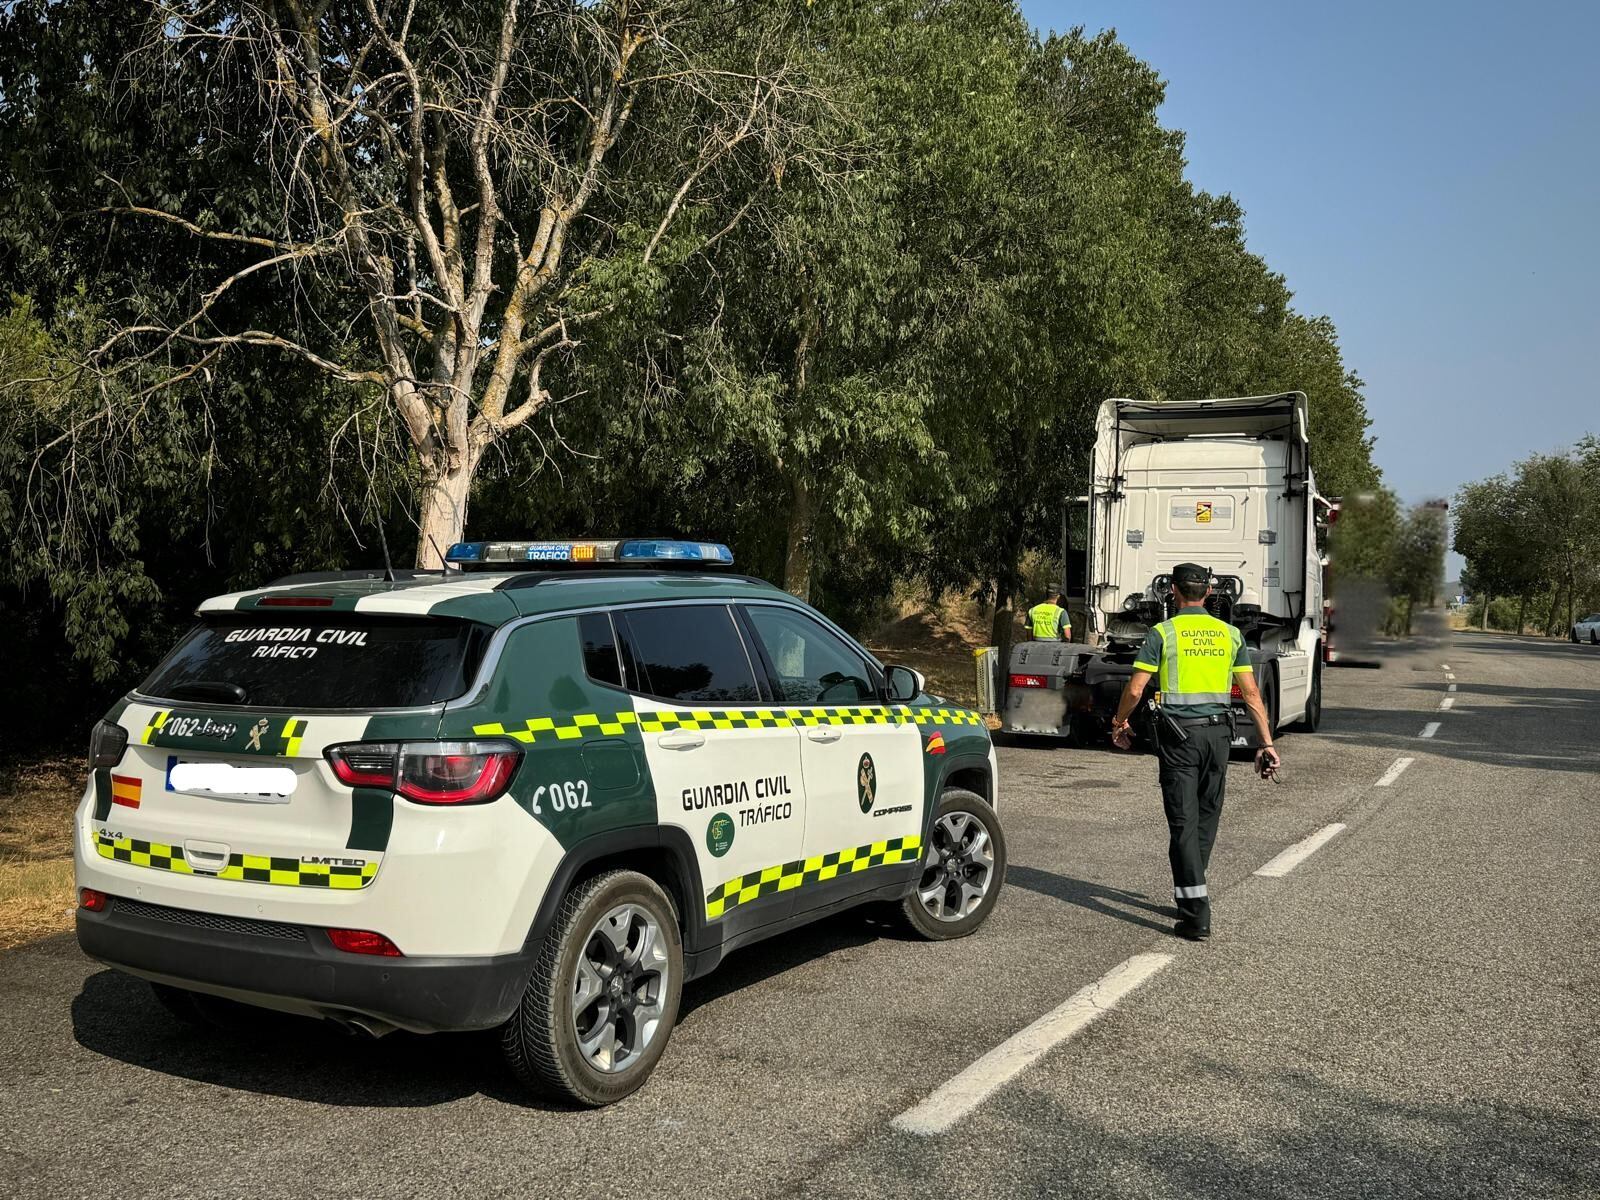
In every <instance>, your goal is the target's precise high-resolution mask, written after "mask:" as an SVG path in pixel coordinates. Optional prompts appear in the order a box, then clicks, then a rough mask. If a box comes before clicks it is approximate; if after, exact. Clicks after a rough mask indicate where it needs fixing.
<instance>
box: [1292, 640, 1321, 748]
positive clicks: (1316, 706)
mask: <svg viewBox="0 0 1600 1200" xmlns="http://www.w3.org/2000/svg"><path fill="white" fill-rule="evenodd" d="M1321 724H1322V657H1321V654H1320V653H1319V654H1318V656H1317V659H1316V661H1314V662H1313V663H1312V664H1311V691H1310V692H1308V693H1307V695H1306V713H1305V716H1303V717H1301V718H1300V720H1299V721H1297V722H1295V728H1296V729H1297V730H1300V731H1301V732H1303V733H1315V732H1316V731H1317V726H1319V725H1321Z"/></svg>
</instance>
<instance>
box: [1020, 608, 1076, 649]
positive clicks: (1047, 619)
mask: <svg viewBox="0 0 1600 1200" xmlns="http://www.w3.org/2000/svg"><path fill="white" fill-rule="evenodd" d="M1066 611H1067V610H1066V609H1064V608H1062V607H1061V606H1060V605H1059V604H1052V603H1050V601H1048V600H1046V601H1045V602H1044V603H1043V604H1035V605H1034V606H1033V607H1032V608H1030V609H1029V610H1028V624H1030V625H1031V626H1033V636H1034V637H1036V638H1038V639H1039V640H1040V641H1042V642H1049V641H1054V640H1055V639H1056V636H1057V635H1058V634H1059V633H1060V632H1061V628H1060V626H1061V618H1062V616H1063V615H1064V614H1065V613H1066Z"/></svg>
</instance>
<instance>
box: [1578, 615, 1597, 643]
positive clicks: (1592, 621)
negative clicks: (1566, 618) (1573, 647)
mask: <svg viewBox="0 0 1600 1200" xmlns="http://www.w3.org/2000/svg"><path fill="white" fill-rule="evenodd" d="M1572 640H1573V641H1575V642H1588V643H1589V644H1590V645H1591V646H1600V613H1590V614H1589V615H1588V616H1587V617H1585V618H1583V620H1581V621H1579V622H1578V623H1577V624H1575V625H1574V626H1573V627H1572Z"/></svg>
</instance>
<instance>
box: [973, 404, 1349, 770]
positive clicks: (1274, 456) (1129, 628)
mask: <svg viewBox="0 0 1600 1200" xmlns="http://www.w3.org/2000/svg"><path fill="white" fill-rule="evenodd" d="M1310 450H1311V446H1310V438H1309V434H1308V430H1307V424H1306V397H1305V395H1304V393H1301V392H1287V393H1284V394H1281V395H1275V396H1247V397H1238V398H1228V399H1215V400H1186V401H1169V402H1166V403H1160V404H1151V403H1143V402H1138V401H1133V400H1118V399H1113V400H1107V401H1105V402H1104V403H1103V404H1102V405H1101V406H1100V412H1099V415H1098V418H1097V420H1096V425H1095V445H1094V452H1093V456H1092V459H1091V463H1090V471H1089V488H1088V493H1087V495H1086V497H1084V499H1083V503H1084V504H1085V505H1086V506H1087V521H1086V532H1087V537H1086V538H1085V546H1084V548H1083V551H1082V554H1083V560H1082V561H1083V570H1082V577H1081V582H1079V583H1078V586H1076V587H1070V586H1069V588H1068V589H1067V594H1068V606H1069V608H1072V609H1075V610H1079V611H1081V614H1082V616H1081V618H1080V619H1081V622H1082V623H1081V624H1080V623H1079V621H1078V620H1075V621H1074V629H1075V631H1078V632H1079V636H1080V637H1082V639H1083V640H1082V641H1081V642H1076V643H1046V642H1025V643H1023V644H1021V645H1019V646H1017V647H1016V648H1015V649H1014V651H1013V653H1012V661H1011V668H1010V682H1011V684H1012V686H1011V687H1010V689H1009V695H1008V698H1007V704H1006V712H1005V720H1004V727H1005V729H1006V730H1007V731H1010V732H1013V733H1022V734H1035V735H1044V736H1052V737H1065V736H1069V735H1070V733H1071V731H1072V730H1073V729H1074V727H1078V728H1080V729H1088V730H1090V731H1095V730H1098V728H1099V727H1100V726H1103V725H1104V724H1105V722H1106V720H1107V718H1109V716H1110V714H1111V713H1112V712H1113V711H1114V710H1115V706H1116V702H1117V698H1118V696H1119V695H1120V693H1121V690H1122V686H1123V684H1124V683H1125V682H1126V681H1127V678H1128V676H1129V674H1131V672H1132V662H1133V652H1134V650H1135V649H1136V648H1137V647H1138V645H1139V643H1140V641H1141V640H1142V639H1143V638H1144V635H1145V633H1146V632H1147V631H1148V630H1149V628H1150V626H1152V625H1154V624H1156V623H1157V622H1159V621H1162V620H1165V619H1166V618H1167V617H1169V616H1171V615H1172V607H1171V601H1170V597H1169V595H1168V585H1169V583H1170V578H1171V572H1172V568H1173V567H1175V566H1176V565H1177V564H1178V563H1181V562H1196V563H1200V564H1202V565H1204V566H1207V567H1209V568H1210V570H1211V574H1212V588H1213V592H1214V594H1213V596H1212V597H1211V599H1210V600H1208V601H1207V607H1208V608H1210V609H1211V611H1212V613H1213V615H1215V616H1217V617H1219V618H1220V619H1222V620H1224V621H1227V622H1229V623H1230V624H1233V625H1235V626H1237V627H1238V628H1239V629H1240V631H1241V632H1242V633H1243V634H1244V636H1245V641H1246V643H1247V645H1248V646H1249V647H1250V652H1251V659H1252V661H1253V662H1254V664H1255V668H1256V679H1257V682H1258V684H1259V685H1260V687H1261V691H1262V695H1263V698H1264V700H1265V703H1266V705H1267V710H1268V712H1269V714H1270V715H1271V716H1272V719H1273V724H1274V725H1275V726H1276V725H1277V724H1278V723H1279V722H1283V723H1289V722H1299V723H1301V724H1302V725H1304V726H1306V727H1309V728H1315V727H1316V725H1317V723H1318V722H1319V721H1320V719H1321V706H1322V698H1321V670H1322V645H1323V640H1324V639H1323V631H1322V565H1323V564H1322V558H1321V555H1320V553H1319V551H1318V548H1317V525H1316V521H1317V516H1318V512H1317V510H1318V505H1319V504H1321V505H1323V506H1326V501H1324V500H1323V499H1322V498H1321V497H1320V496H1319V495H1318V494H1317V491H1316V482H1315V479H1314V476H1313V474H1312V469H1311V461H1310ZM1068 574H1069V578H1070V576H1071V575H1072V574H1073V572H1071V571H1069V572H1068ZM1240 728H1241V732H1240V733H1239V735H1238V736H1237V737H1236V738H1235V744H1236V745H1237V746H1239V747H1241V748H1243V747H1247V746H1250V745H1252V744H1253V742H1254V739H1253V737H1252V736H1251V735H1250V734H1249V733H1248V732H1247V730H1248V728H1249V723H1248V722H1244V723H1243V724H1242V725H1241V727H1240Z"/></svg>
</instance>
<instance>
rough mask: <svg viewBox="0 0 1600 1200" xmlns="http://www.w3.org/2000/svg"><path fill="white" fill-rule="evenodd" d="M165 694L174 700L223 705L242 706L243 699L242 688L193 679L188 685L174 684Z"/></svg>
mask: <svg viewBox="0 0 1600 1200" xmlns="http://www.w3.org/2000/svg"><path fill="white" fill-rule="evenodd" d="M166 692H167V695H168V696H170V697H171V698H172V699H174V700H218V701H221V702H222V703H223V704H243V703H244V698H245V690H244V688H242V687H240V686H239V685H238V684H237V683H224V682H223V681H222V680H220V679H193V680H190V681H189V682H188V683H176V684H173V685H172V686H171V687H169V688H167V689H166Z"/></svg>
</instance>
